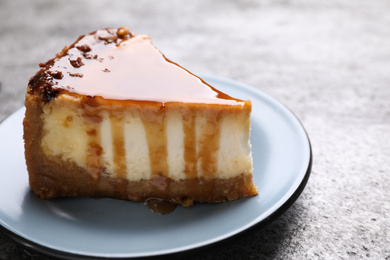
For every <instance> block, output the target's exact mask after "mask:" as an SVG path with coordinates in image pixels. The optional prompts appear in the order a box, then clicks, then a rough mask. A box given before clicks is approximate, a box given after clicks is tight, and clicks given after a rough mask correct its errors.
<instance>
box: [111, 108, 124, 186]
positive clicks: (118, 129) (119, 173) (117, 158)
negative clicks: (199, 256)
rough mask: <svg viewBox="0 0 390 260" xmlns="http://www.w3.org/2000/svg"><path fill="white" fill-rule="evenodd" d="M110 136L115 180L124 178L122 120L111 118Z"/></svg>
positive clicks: (115, 117)
mask: <svg viewBox="0 0 390 260" xmlns="http://www.w3.org/2000/svg"><path fill="white" fill-rule="evenodd" d="M110 121H111V135H112V145H113V161H114V175H115V176H116V177H117V178H122V179H125V178H126V174H127V165H126V150H125V133H124V121H123V118H121V117H117V116H112V117H111V120H110Z"/></svg>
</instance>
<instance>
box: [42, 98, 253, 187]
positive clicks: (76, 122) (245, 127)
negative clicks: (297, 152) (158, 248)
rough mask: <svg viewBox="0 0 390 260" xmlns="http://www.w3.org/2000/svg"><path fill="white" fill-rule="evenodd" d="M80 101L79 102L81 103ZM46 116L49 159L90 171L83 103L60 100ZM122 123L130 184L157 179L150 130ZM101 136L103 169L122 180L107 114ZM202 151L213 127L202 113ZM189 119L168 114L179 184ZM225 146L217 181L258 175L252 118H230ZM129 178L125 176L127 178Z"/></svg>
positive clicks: (170, 157) (223, 130)
mask: <svg viewBox="0 0 390 260" xmlns="http://www.w3.org/2000/svg"><path fill="white" fill-rule="evenodd" d="M75 101H76V102H75ZM43 110H44V113H43V114H42V120H43V122H44V123H43V132H42V142H41V146H42V149H43V151H44V153H45V154H47V155H49V156H59V157H61V158H62V159H63V160H69V161H73V162H74V163H76V164H77V165H79V166H81V167H85V168H88V165H87V158H88V149H89V143H88V142H89V141H88V140H90V139H89V135H88V133H87V132H88V131H89V130H90V129H87V128H88V127H90V125H89V126H87V125H86V124H85V118H84V117H83V116H82V114H83V110H82V109H81V108H80V106H79V105H77V99H75V98H73V97H69V96H60V97H58V98H57V99H56V100H52V101H51V102H49V103H47V104H45V105H44V109H43ZM124 113H125V114H124V115H123V117H122V121H123V122H122V123H123V131H124V140H123V145H124V151H125V155H124V159H123V160H124V161H125V166H126V167H125V168H126V170H125V173H126V174H125V178H126V179H128V180H130V181H140V180H147V179H150V178H151V165H150V153H149V146H148V140H147V135H146V132H145V126H144V124H143V121H142V119H141V117H140V115H139V113H134V112H131V113H130V112H128V113H127V112H124ZM99 116H100V117H101V119H102V120H101V122H99V123H96V127H99V131H97V132H98V133H99V136H97V137H96V138H97V139H99V140H100V146H101V148H102V154H101V157H100V163H101V167H102V169H104V173H106V174H109V175H112V177H118V176H119V175H118V174H119V173H117V172H116V170H115V163H116V162H115V159H114V157H115V149H114V144H113V143H114V139H113V134H112V132H113V131H112V123H111V120H112V117H113V116H112V115H110V114H109V113H108V112H101V113H100V115H99ZM195 122H196V123H195V132H196V139H197V141H196V144H197V147H196V151H197V152H199V150H200V148H199V143H198V141H199V140H200V139H201V138H202V136H201V135H202V133H204V131H205V129H206V130H207V127H209V125H208V124H209V122H208V120H207V118H206V117H205V116H204V115H203V114H200V113H198V114H197V115H196V121H195ZM183 124H184V121H183V117H182V115H181V114H180V113H179V112H178V111H176V112H171V113H167V115H166V117H165V129H166V141H167V143H166V149H167V159H166V160H167V165H168V177H169V178H171V179H173V180H185V179H186V172H185V165H186V162H185V159H184V149H185V148H184V146H185V144H184V137H185V133H184V130H183ZM218 124H219V129H220V130H219V140H218V147H219V148H218V149H217V151H216V154H215V157H216V171H215V174H214V175H213V177H217V178H222V179H229V178H233V177H236V176H238V175H240V174H242V173H248V174H251V173H252V156H251V147H250V143H249V132H250V121H249V118H247V116H237V115H235V114H226V115H224V116H223V117H221V118H220V119H219V122H218ZM197 171H198V177H202V176H203V175H204V172H203V171H202V167H201V163H200V160H199V161H198V165H197ZM121 177H122V178H123V177H124V176H123V175H121Z"/></svg>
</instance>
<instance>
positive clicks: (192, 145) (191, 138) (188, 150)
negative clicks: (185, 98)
mask: <svg viewBox="0 0 390 260" xmlns="http://www.w3.org/2000/svg"><path fill="white" fill-rule="evenodd" d="M195 119H196V115H195V113H194V112H193V111H190V112H187V113H184V115H183V131H184V162H185V167H184V172H185V174H186V177H187V178H189V179H190V178H191V179H192V178H196V177H197V176H198V169H197V154H196V128H195Z"/></svg>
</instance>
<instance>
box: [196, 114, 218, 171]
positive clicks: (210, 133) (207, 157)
mask: <svg viewBox="0 0 390 260" xmlns="http://www.w3.org/2000/svg"><path fill="white" fill-rule="evenodd" d="M206 120H207V123H206V124H205V126H204V128H203V129H202V130H201V133H200V135H199V141H198V147H199V152H198V159H199V160H200V169H201V172H202V176H203V177H206V178H207V177H212V176H213V175H214V174H215V173H216V171H217V152H218V150H219V139H220V138H219V137H220V127H219V115H218V113H209V114H207V115H206Z"/></svg>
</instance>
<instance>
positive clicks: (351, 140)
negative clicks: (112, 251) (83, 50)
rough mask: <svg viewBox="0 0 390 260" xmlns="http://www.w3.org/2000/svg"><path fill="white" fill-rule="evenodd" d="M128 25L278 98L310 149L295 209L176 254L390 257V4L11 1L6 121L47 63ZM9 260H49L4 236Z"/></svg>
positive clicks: (3, 93) (4, 5)
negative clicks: (79, 41) (85, 40)
mask: <svg viewBox="0 0 390 260" xmlns="http://www.w3.org/2000/svg"><path fill="white" fill-rule="evenodd" d="M122 25H124V26H128V27H129V28H130V29H131V30H132V31H133V32H136V33H145V34H148V35H150V36H151V38H152V39H153V41H154V43H155V44H156V45H157V46H158V47H159V48H160V49H161V50H162V51H163V52H164V53H165V55H166V56H167V57H169V58H170V59H172V60H174V61H177V62H178V63H179V64H181V65H183V66H184V67H186V68H188V69H189V70H191V71H193V72H196V73H205V74H212V75H218V76H223V77H227V78H231V79H234V80H238V81H241V82H244V83H247V84H249V85H252V86H254V87H256V88H258V89H261V90H263V91H265V92H266V93H268V94H269V95H271V96H273V97H275V98H276V99H278V100H280V101H281V102H282V103H284V104H285V105H286V106H287V107H289V108H290V109H291V110H292V111H293V112H294V113H295V114H296V115H297V116H298V117H299V118H300V119H301V121H302V123H303V125H304V126H305V128H306V130H307V132H308V134H309V136H310V139H311V142H312V147H313V156H314V163H313V170H312V175H311V177H310V180H309V182H308V184H307V186H306V189H305V190H304V191H303V193H302V195H301V196H300V198H299V199H298V200H297V201H296V203H295V204H294V205H293V206H292V207H291V208H290V209H289V210H288V211H287V212H286V213H285V214H283V215H282V216H281V217H280V218H278V219H277V220H276V221H274V222H273V223H271V224H270V225H268V226H267V227H265V228H255V229H252V230H250V231H249V232H246V233H244V234H243V235H241V236H238V237H237V238H234V239H230V240H227V241H225V242H222V243H218V244H216V245H212V246H209V247H206V248H204V249H201V250H197V251H195V252H187V253H183V254H179V255H178V256H174V257H172V256H170V257H169V258H171V257H172V258H178V259H179V258H183V257H185V258H188V259H390V162H389V161H390V101H389V100H390V2H389V1H387V0H377V1H364V0H357V1H335V0H331V1H311V0H301V1H288V0H285V1H282V0H280V1H271V0H270V1H254V0H253V1H248V0H245V1H211V0H210V1H208V0H197V1H179V0H177V1H172V0H168V1H152V0H147V1H144V0H142V1H140V0H136V1H125V0H120V1H118V0H117V1H108V0H107V1H103V0H101V1H95V0H89V1H75V0H69V1H48V0H47V1H43V0H38V1H29V0H18V1H13V0H1V1H0V120H2V119H3V118H5V117H6V116H7V115H9V114H11V113H12V112H13V111H15V110H16V109H18V108H19V107H21V106H22V105H23V102H24V92H25V89H26V85H27V82H28V80H29V78H30V77H31V76H32V75H33V74H34V73H35V72H36V71H37V70H38V63H40V62H44V61H46V60H47V59H49V58H51V57H52V56H53V55H54V54H55V53H57V52H58V51H59V50H61V49H62V47H64V45H65V44H68V43H71V42H73V41H74V40H75V39H76V38H77V37H78V36H79V35H81V34H84V33H87V32H90V31H94V30H96V29H98V28H103V27H108V26H113V27H115V26H122ZM0 145H1V143H0ZM4 170H6V169H2V171H4ZM10 178H12V176H10ZM0 259H36V260H46V259H51V258H49V257H47V256H45V255H42V254H39V253H37V252H35V251H33V250H31V249H27V248H24V247H22V246H20V245H18V244H17V243H16V242H14V241H13V240H11V239H10V238H8V237H7V236H6V235H5V234H3V233H0Z"/></svg>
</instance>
